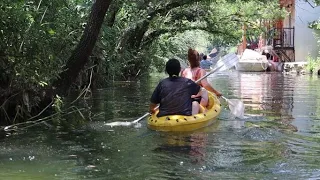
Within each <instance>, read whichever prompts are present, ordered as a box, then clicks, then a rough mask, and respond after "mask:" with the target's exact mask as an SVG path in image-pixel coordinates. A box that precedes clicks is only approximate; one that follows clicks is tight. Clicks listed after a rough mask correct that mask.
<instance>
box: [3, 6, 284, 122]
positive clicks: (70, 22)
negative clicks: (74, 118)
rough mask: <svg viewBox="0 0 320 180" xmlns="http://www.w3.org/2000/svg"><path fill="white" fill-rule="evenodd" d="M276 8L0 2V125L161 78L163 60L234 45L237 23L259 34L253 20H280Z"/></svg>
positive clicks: (237, 39) (238, 32) (237, 37)
mask: <svg viewBox="0 0 320 180" xmlns="http://www.w3.org/2000/svg"><path fill="white" fill-rule="evenodd" d="M278 7H279V5H278V1H277V0H272V1H269V0H268V1H267V0H265V1H260V0H243V1H241V0H215V1H208V0H200V1H195V0H185V1H181V0H164V1H154V0H149V1H145V0H134V1H133V0H129V1H124V0H113V1H112V0H96V1H94V2H92V1H88V0H55V1H42V0H26V1H17V0H14V1H11V0H3V1H1V2H0V9H1V11H0V17H1V19H2V20H1V22H0V39H1V41H0V93H1V95H0V119H1V122H0V124H2V125H4V124H14V123H19V122H22V121H26V120H28V119H36V118H34V117H39V116H40V115H43V114H42V113H43V112H45V110H47V109H52V110H58V111H61V112H62V111H63V110H62V109H63V105H64V106H67V107H70V104H69V105H67V104H64V103H62V100H61V98H60V96H66V95H68V92H69V90H70V89H81V90H82V91H81V93H80V95H86V94H87V92H88V91H89V90H90V88H97V87H103V86H105V85H106V84H107V83H108V82H110V81H114V80H135V79H138V78H140V77H142V76H147V75H149V73H150V72H151V71H153V70H158V71H162V70H163V66H164V62H165V60H166V59H168V58H170V57H173V56H175V57H177V58H180V59H186V50H187V48H188V47H196V48H198V49H199V50H200V51H202V52H208V50H209V49H208V48H212V47H214V46H219V47H221V46H224V47H230V46H235V45H237V44H238V43H239V42H240V40H241V36H242V28H241V27H242V26H243V25H244V24H245V25H247V26H248V27H251V28H252V29H254V30H253V31H252V32H251V33H252V34H256V35H258V34H260V33H261V32H263V31H264V30H265V29H264V28H263V26H261V24H259V23H258V22H259V21H261V20H268V21H272V20H276V19H279V18H282V17H284V16H285V15H286V13H285V11H284V10H282V9H280V8H278ZM57 94H59V95H60V96H57ZM77 99H79V97H78V98H77ZM53 105H55V106H53ZM52 106H53V107H55V108H51V107H52Z"/></svg>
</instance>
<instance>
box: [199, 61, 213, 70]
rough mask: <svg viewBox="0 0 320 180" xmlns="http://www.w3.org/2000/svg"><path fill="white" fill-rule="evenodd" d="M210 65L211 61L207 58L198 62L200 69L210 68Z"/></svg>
mask: <svg viewBox="0 0 320 180" xmlns="http://www.w3.org/2000/svg"><path fill="white" fill-rule="evenodd" d="M211 65H212V62H210V61H208V60H204V59H203V60H201V62H200V67H201V68H202V69H210V66H211Z"/></svg>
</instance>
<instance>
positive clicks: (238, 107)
mask: <svg viewBox="0 0 320 180" xmlns="http://www.w3.org/2000/svg"><path fill="white" fill-rule="evenodd" d="M227 102H228V104H229V109H230V111H231V113H232V114H233V115H234V116H236V117H238V118H240V119H243V118H244V104H243V102H242V101H240V100H239V99H228V100H227Z"/></svg>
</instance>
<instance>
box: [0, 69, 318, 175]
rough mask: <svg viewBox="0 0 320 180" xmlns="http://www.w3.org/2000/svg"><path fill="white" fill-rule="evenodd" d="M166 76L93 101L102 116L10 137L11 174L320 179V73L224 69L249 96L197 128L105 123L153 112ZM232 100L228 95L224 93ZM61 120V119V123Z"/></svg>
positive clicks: (235, 92) (5, 150) (3, 169)
mask: <svg viewBox="0 0 320 180" xmlns="http://www.w3.org/2000/svg"><path fill="white" fill-rule="evenodd" d="M159 79H160V78H159V77H157V78H155V79H152V80H147V81H141V82H139V83H135V82H119V83H116V84H114V85H112V86H110V87H108V88H105V89H101V90H97V91H95V92H93V98H92V99H90V100H87V102H86V103H87V105H88V106H89V107H92V111H93V113H95V114H100V113H103V114H102V115H99V116H95V117H94V118H93V119H92V121H88V122H82V123H79V124H77V123H75V122H78V121H77V120H78V119H79V116H69V117H67V118H66V120H65V121H64V123H62V124H59V126H58V127H55V128H49V127H48V126H45V125H43V124H40V125H39V126H36V127H33V128H32V129H27V130H25V131H18V132H15V133H13V134H11V135H9V136H7V135H5V134H4V135H3V136H2V138H1V139H0V147H1V148H0V173H1V175H2V176H1V178H2V179H184V180H185V179H317V178H319V176H320V165H319V161H320V158H319V157H320V145H319V141H320V114H319V112H320V104H319V103H320V90H319V89H320V88H319V87H320V80H319V78H317V77H309V76H297V75H286V74H281V73H238V72H232V71H231V72H224V73H219V74H216V75H214V76H211V77H210V82H211V83H212V84H213V85H214V87H216V88H217V89H219V90H221V91H222V92H223V94H224V95H225V96H226V97H228V98H239V99H241V100H243V101H244V103H245V105H246V115H247V119H243V120H241V119H237V118H234V117H233V116H232V115H231V114H230V112H229V110H228V108H226V107H225V108H224V110H223V111H222V113H221V114H220V116H219V120H218V121H217V122H216V123H214V124H213V125H212V126H209V127H206V128H204V129H200V130H197V131H194V132H187V133H168V132H167V133H165V132H156V131H152V130H149V129H147V127H146V122H144V121H142V123H141V127H115V128H110V127H107V126H105V125H104V124H105V122H112V121H131V120H134V119H135V118H137V117H139V116H141V115H143V114H144V113H145V111H146V110H147V108H148V101H149V97H150V95H151V93H152V91H153V88H154V86H155V85H156V84H157V82H158V80H159ZM223 104H224V106H226V105H227V104H226V103H225V102H224V103H223ZM53 125H55V124H53Z"/></svg>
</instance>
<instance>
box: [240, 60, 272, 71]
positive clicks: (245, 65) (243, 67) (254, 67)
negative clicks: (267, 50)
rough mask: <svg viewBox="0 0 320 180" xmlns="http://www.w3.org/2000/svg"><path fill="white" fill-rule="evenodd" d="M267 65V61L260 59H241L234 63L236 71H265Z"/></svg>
mask: <svg viewBox="0 0 320 180" xmlns="http://www.w3.org/2000/svg"><path fill="white" fill-rule="evenodd" d="M268 67H269V63H268V62H263V61H260V62H259V61H257V62H252V61H247V62H245V61H242V62H238V63H237V64H236V70H237V71H248V72H262V71H266V70H267V68H268Z"/></svg>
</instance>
